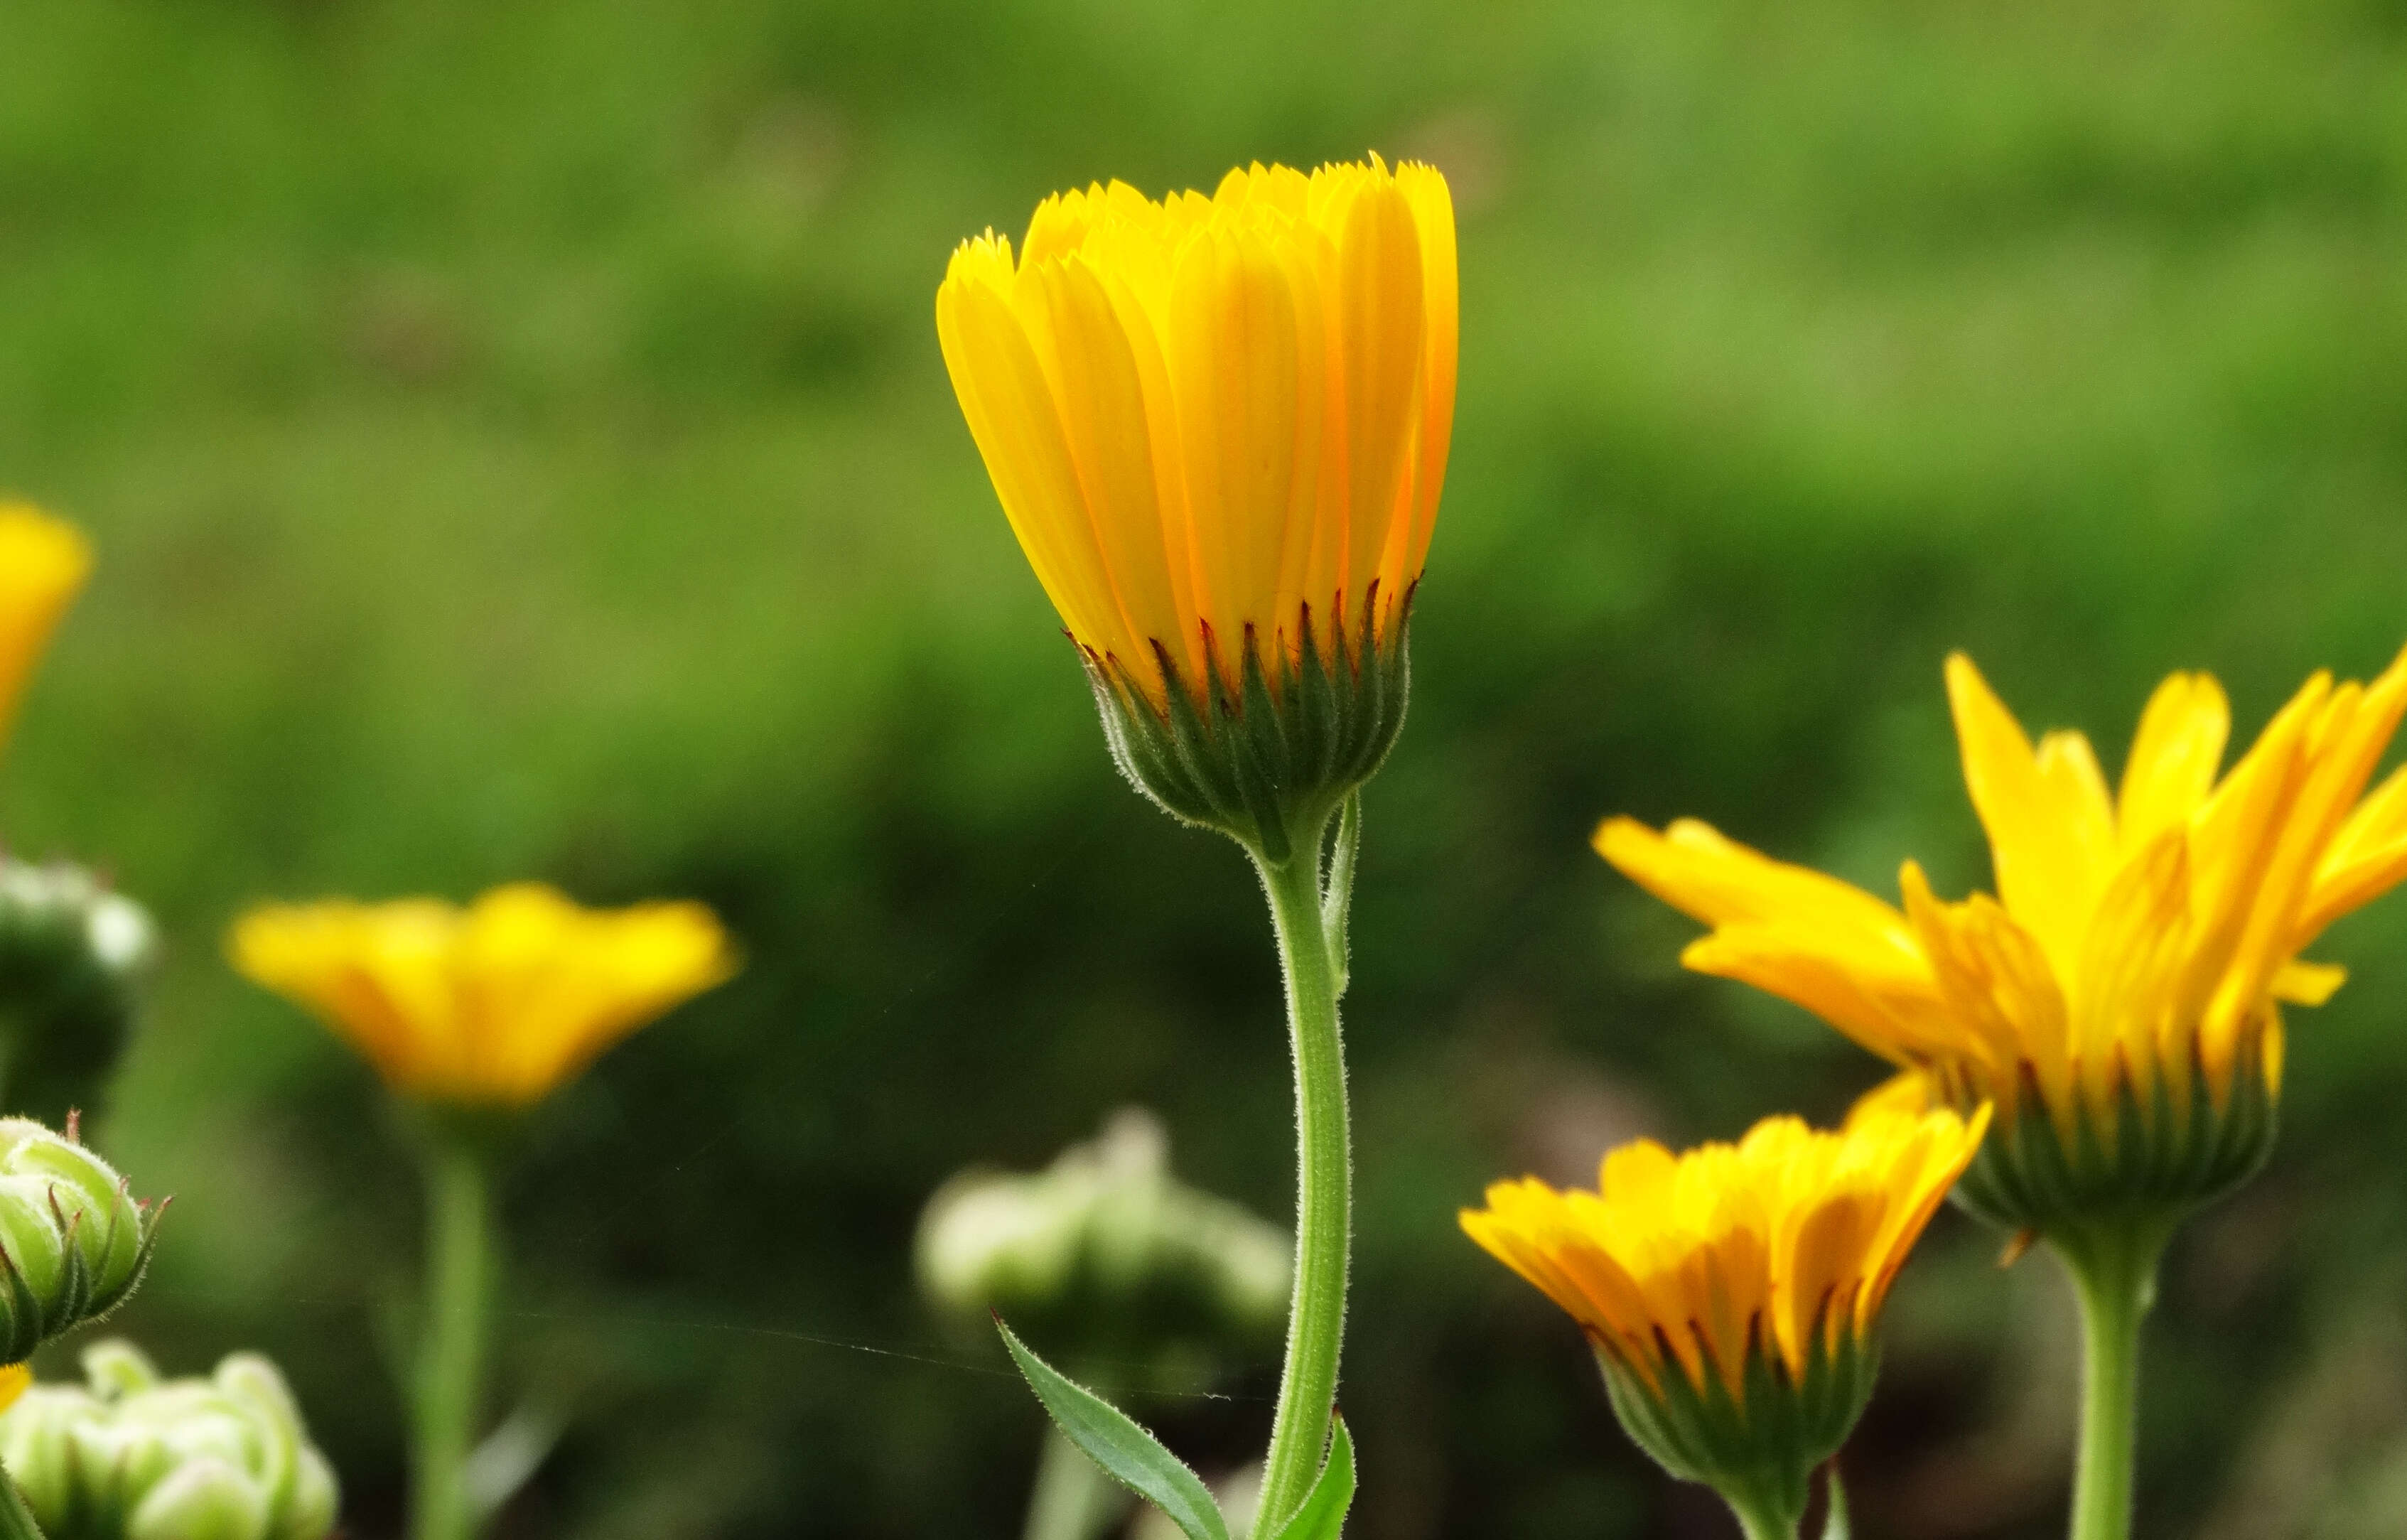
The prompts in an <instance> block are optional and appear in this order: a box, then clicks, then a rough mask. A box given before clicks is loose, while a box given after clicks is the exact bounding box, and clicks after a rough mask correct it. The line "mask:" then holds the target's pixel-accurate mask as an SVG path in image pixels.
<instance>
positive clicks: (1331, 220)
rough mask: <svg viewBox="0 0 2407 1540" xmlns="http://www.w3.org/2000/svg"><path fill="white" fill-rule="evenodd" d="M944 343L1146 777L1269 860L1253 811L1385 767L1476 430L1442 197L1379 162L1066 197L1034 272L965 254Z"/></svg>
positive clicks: (982, 248) (1042, 232) (997, 467)
mask: <svg viewBox="0 0 2407 1540" xmlns="http://www.w3.org/2000/svg"><path fill="white" fill-rule="evenodd" d="M936 325H937V332H938V335H939V336H940V337H941V339H942V341H943V344H944V352H945V363H946V366H947V369H948V370H949V371H950V372H951V375H952V380H953V389H954V391H955V392H956V394H958V395H959V397H960V399H961V410H962V413H963V415H964V416H966V417H967V418H968V420H969V425H970V431H971V434H972V435H973V436H975V437H976V440H977V445H978V449H979V451H980V453H981V454H982V455H983V456H984V457H985V460H986V465H987V470H988V472H989V474H990V476H991V477H992V478H993V480H994V486H995V491H996V492H997V494H998V495H999V496H1000V497H1001V499H1002V502H1003V506H1004V512H1005V514H1007V515H1008V516H1009V518H1010V520H1011V525H1012V528H1013V530H1014V531H1015V532H1016V533H1017V534H1018V536H1019V543H1020V547H1021V549H1023V550H1025V551H1026V552H1027V554H1028V560H1029V563H1030V565H1032V566H1033V567H1034V568H1035V570H1036V576H1037V578H1038V580H1039V581H1040V582H1042V583H1043V584H1044V587H1045V591H1046V592H1047V595H1049V596H1050V597H1051V599H1052V601H1053V605H1054V607H1055V608H1056V609H1058V610H1059V611H1060V612H1061V620H1062V623H1063V625H1064V626H1065V627H1066V628H1067V629H1068V631H1069V634H1070V635H1071V638H1072V639H1073V640H1074V641H1075V642H1076V644H1077V646H1078V649H1079V650H1080V653H1081V654H1082V656H1083V657H1084V658H1085V660H1086V663H1087V666H1088V670H1089V675H1090V679H1091V680H1092V682H1093V683H1094V686H1095V690H1096V693H1097V696H1098V699H1099V703H1100V704H1101V705H1102V706H1103V707H1104V722H1105V728H1106V731H1107V732H1108V733H1110V734H1111V736H1112V742H1113V749H1114V752H1115V753H1116V755H1117V756H1118V758H1119V760H1120V762H1121V764H1122V767H1123V768H1124V769H1126V770H1127V771H1128V773H1129V775H1130V777H1131V778H1132V779H1133V780H1135V781H1136V783H1137V784H1138V785H1139V786H1141V787H1143V788H1145V789H1146V790H1147V791H1150V792H1151V793H1152V794H1153V795H1154V797H1155V798H1156V800H1158V801H1160V802H1161V804H1162V805H1163V806H1165V807H1167V808H1169V809H1170V811H1172V812H1173V813H1175V814H1176V815H1178V816H1180V817H1183V818H1186V819H1188V820H1190V821H1194V822H1199V823H1205V824H1209V825H1212V826H1214V827H1221V828H1232V832H1237V833H1239V834H1240V836H1241V837H1251V836H1254V835H1257V834H1260V835H1263V836H1266V837H1267V839H1268V840H1269V842H1270V843H1271V844H1272V845H1274V846H1275V845H1277V844H1278V843H1279V840H1280V837H1281V834H1282V832H1283V831H1282V830H1281V829H1279V828H1270V829H1267V830H1257V829H1256V828H1255V825H1256V824H1257V823H1258V822H1260V821H1263V820H1266V819H1267V820H1268V821H1270V822H1272V823H1286V822H1293V823H1297V824H1302V823H1303V822H1306V821H1308V818H1307V817H1289V818H1280V817H1279V816H1277V810H1276V809H1275V807H1272V806H1266V804H1275V803H1277V802H1278V801H1279V800H1281V799H1282V798H1287V797H1300V798H1304V799H1306V800H1313V799H1317V800H1318V801H1320V802H1323V803H1327V802H1333V800H1334V798H1335V797H1336V796H1339V795H1342V794H1343V793H1344V792H1345V791H1347V790H1350V789H1351V788H1352V787H1354V786H1357V785H1360V783H1361V781H1362V780H1363V779H1365V778H1367V777H1369V775H1370V774H1371V772H1372V771H1373V770H1374V769H1376V768H1377V765H1378V763H1379V760H1380V758H1381V757H1382V756H1383V755H1384V754H1385V753H1386V751H1387V749H1388V747H1389V744H1391V743H1392V742H1393V740H1394V736H1395V732H1396V728H1397V726H1398V724H1399V723H1400V722H1401V720H1402V716H1403V674H1404V663H1403V651H1404V631H1405V625H1406V620H1407V618H1408V614H1409V609H1410V605H1411V600H1412V594H1413V592H1414V588H1415V585H1416V584H1417V582H1418V581H1419V579H1420V574H1421V566H1422V563H1423V561H1424V559H1425V558H1426V556H1427V554H1428V551H1429V543H1430V533H1431V528H1432V526H1433V524H1434V522H1435V520H1436V517H1437V503H1438V490H1439V487H1440V485H1441V483H1442V482H1443V481H1444V479H1445V476H1446V450H1447V444H1448V438H1449V435H1450V433H1451V431H1452V425H1453V416H1454V387H1455V359H1456V290H1455V248H1454V210H1453V204H1452V202H1451V200H1450V198H1449V196H1448V194H1447V192H1446V179H1445V178H1443V177H1442V176H1440V175H1439V174H1438V173H1437V172H1436V171H1435V170H1433V169H1431V167H1429V166H1425V165H1417V164H1401V165H1398V166H1396V167H1395V168H1394V169H1392V170H1390V169H1389V167H1388V165H1387V164H1385V163H1384V162H1382V161H1380V160H1378V159H1377V158H1376V157H1375V156H1374V157H1373V159H1372V161H1371V163H1370V164H1367V165H1365V164H1339V165H1325V166H1322V167H1321V168H1320V169H1318V170H1317V171H1315V172H1313V173H1312V174H1311V175H1309V176H1306V175H1305V174H1303V173H1302V172H1299V171H1294V170H1290V169H1289V168H1288V167H1285V166H1272V167H1268V168H1265V167H1263V166H1260V165H1255V166H1253V167H1251V168H1249V169H1246V170H1238V171H1232V172H1230V173H1229V175H1228V176H1227V177H1226V178H1223V179H1222V181H1221V183H1220V186H1219V189H1218V191H1217V192H1214V193H1213V194H1212V195H1211V196H1210V197H1205V196H1204V195H1203V194H1202V193H1199V192H1184V193H1178V194H1175V195H1173V196H1171V197H1169V198H1166V199H1164V200H1163V201H1161V202H1160V203H1156V202H1154V201H1152V200H1150V199H1148V198H1147V197H1146V196H1144V195H1143V194H1142V193H1140V192H1137V191H1136V190H1135V189H1133V188H1132V187H1129V186H1127V185H1125V184H1123V183H1119V182H1114V183H1113V184H1111V185H1110V186H1109V187H1103V186H1095V187H1090V188H1089V189H1087V190H1086V191H1084V192H1065V193H1061V194H1057V195H1056V196H1054V197H1051V198H1048V199H1047V200H1046V201H1045V203H1044V204H1043V205H1041V206H1040V207H1038V208H1037V210H1036V214H1035V217H1034V218H1033V220H1032V221H1030V222H1029V227H1028V234H1027V238H1026V239H1025V240H1024V241H1023V242H1022V243H1021V246H1020V249H1019V250H1018V252H1017V253H1016V254H1015V252H1014V251H1013V250H1012V245H1011V242H1010V240H1009V239H1008V238H1007V237H1004V236H1000V235H994V234H993V233H992V232H989V233H988V234H987V235H982V236H980V237H978V238H976V239H975V240H971V241H966V242H964V243H963V244H962V245H961V248H960V249H959V250H956V251H955V252H954V253H953V259H952V263H951V265H950V267H949V268H948V269H947V273H946V276H945V281H944V284H943V286H942V288H941V289H939V290H938V292H937V295H936ZM1248 719H1250V720H1248ZM1263 719H1284V720H1286V722H1287V731H1285V732H1284V733H1282V731H1281V729H1280V724H1279V720H1263ZM1199 748H1200V749H1202V750H1203V751H1202V752H1201V753H1200V754H1199V753H1198V752H1196V751H1195V750H1196V749H1199ZM1248 761H1249V762H1251V763H1232V762H1248ZM1274 853H1275V854H1276V853H1277V852H1276V851H1274Z"/></svg>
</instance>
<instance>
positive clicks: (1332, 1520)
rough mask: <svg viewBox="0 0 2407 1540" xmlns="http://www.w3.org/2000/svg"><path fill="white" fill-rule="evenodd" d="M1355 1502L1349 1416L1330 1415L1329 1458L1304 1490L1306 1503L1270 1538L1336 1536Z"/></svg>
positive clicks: (1308, 1539) (1294, 1539) (1311, 1539)
mask: <svg viewBox="0 0 2407 1540" xmlns="http://www.w3.org/2000/svg"><path fill="white" fill-rule="evenodd" d="M1353 1505H1354V1439H1353V1435H1352V1434H1350V1433H1347V1432H1346V1419H1344V1418H1343V1417H1336V1416H1332V1418H1331V1419H1330V1433H1329V1458H1328V1460H1327V1461H1325V1462H1322V1464H1321V1467H1320V1474H1319V1475H1318V1476H1315V1477H1313V1480H1312V1490H1310V1491H1308V1492H1306V1493H1304V1494H1303V1506H1302V1507H1300V1508H1298V1509H1296V1510H1295V1513H1294V1514H1293V1515H1292V1516H1291V1517H1290V1518H1289V1519H1288V1521H1287V1522H1286V1523H1284V1524H1281V1525H1280V1526H1279V1529H1278V1533H1277V1534H1275V1535H1273V1536H1270V1537H1269V1540H1337V1536H1338V1533H1339V1532H1340V1531H1342V1530H1343V1529H1345V1527H1346V1509H1348V1508H1350V1507H1352V1506H1353Z"/></svg>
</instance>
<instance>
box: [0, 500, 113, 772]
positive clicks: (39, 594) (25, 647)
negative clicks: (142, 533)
mask: <svg viewBox="0 0 2407 1540" xmlns="http://www.w3.org/2000/svg"><path fill="white" fill-rule="evenodd" d="M91 574H92V546H91V544H90V543H89V542H87V541H86V540H85V539H84V537H83V533H82V532H81V531H80V530H78V529H77V528H76V527H75V526H74V525H73V524H70V523H68V522H66V521H65V520H61V519H53V518H51V517H50V515H49V514H46V513H44V512H42V511H41V510H40V509H38V508H36V507H34V506H32V505H30V504H26V503H12V502H9V501H7V500H6V499H4V498H0V733H6V732H7V728H8V724H9V722H10V721H11V720H13V719H14V718H15V716H16V714H17V701H18V697H19V696H21V694H23V692H24V689H25V681H26V679H27V678H28V677H31V675H32V674H33V672H34V664H35V663H36V662H37V661H39V659H40V658H41V655H42V649H43V648H45V647H46V646H48V645H49V643H50V633H51V632H52V631H54V630H56V629H57V628H58V623H59V618H60V617H61V616H63V615H64V614H65V613H66V608H67V606H68V604H69V603H71V602H72V601H73V600H74V598H75V596H76V594H77V592H78V591H80V590H81V589H82V587H83V585H84V579H85V578H88V577H90V576H91Z"/></svg>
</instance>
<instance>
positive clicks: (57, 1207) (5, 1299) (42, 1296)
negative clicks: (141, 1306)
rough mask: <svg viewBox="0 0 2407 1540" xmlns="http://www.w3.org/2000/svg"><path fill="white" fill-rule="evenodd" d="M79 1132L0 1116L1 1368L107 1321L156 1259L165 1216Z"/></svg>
mask: <svg viewBox="0 0 2407 1540" xmlns="http://www.w3.org/2000/svg"><path fill="white" fill-rule="evenodd" d="M71 1134H72V1129H71V1130H70V1135H61V1134H54V1133H52V1132H50V1130H49V1129H47V1128H45V1127H43V1126H42V1125H41V1124H39V1123H36V1122H34V1121H32V1120H30V1119H24V1118H0V1363H21V1362H24V1361H25V1360H26V1359H27V1358H28V1357H30V1356H32V1354H33V1351H34V1349H35V1348H36V1347H40V1346H41V1345H42V1344H43V1343H45V1342H48V1341H50V1339H51V1338H53V1337H56V1336H59V1335H61V1334H63V1333H65V1332H67V1331H69V1330H70V1329H72V1328H74V1327H76V1326H79V1325H81V1324H82V1323H84V1322H85V1321H89V1320H97V1319H100V1318H101V1317H103V1316H105V1315H107V1314H108V1312H109V1311H111V1310H113V1309H115V1308H116V1307H117V1306H118V1305H120V1304H121V1303H122V1302H123V1300H124V1299H125V1297H126V1296H127V1295H128V1294H131V1293H132V1292H134V1287H135V1284H137V1283H139V1282H141V1281H142V1270H143V1269H144V1268H145V1267H146V1266H148V1265H149V1264H150V1247H151V1243H152V1240H153V1237H154V1236H155V1234H156V1233H157V1228H158V1226H157V1219H158V1210H157V1209H156V1208H154V1207H152V1206H151V1205H146V1204H138V1203H136V1202H135V1200H134V1196H133V1193H132V1192H131V1191H129V1190H128V1187H127V1184H126V1181H125V1178H124V1177H122V1176H119V1175H118V1174H117V1173H116V1172H115V1171H113V1170H111V1169H110V1168H109V1165H108V1162H106V1161H103V1160H102V1159H101V1158H100V1157H99V1156H97V1155H95V1154H93V1152H92V1151H91V1150H89V1149H86V1148H84V1147H83V1146H82V1145H80V1144H78V1143H77V1142H76V1141H75V1139H74V1138H73V1137H72V1136H71Z"/></svg>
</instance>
